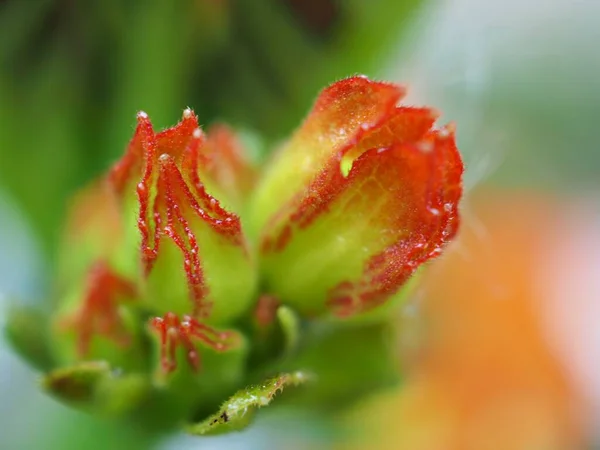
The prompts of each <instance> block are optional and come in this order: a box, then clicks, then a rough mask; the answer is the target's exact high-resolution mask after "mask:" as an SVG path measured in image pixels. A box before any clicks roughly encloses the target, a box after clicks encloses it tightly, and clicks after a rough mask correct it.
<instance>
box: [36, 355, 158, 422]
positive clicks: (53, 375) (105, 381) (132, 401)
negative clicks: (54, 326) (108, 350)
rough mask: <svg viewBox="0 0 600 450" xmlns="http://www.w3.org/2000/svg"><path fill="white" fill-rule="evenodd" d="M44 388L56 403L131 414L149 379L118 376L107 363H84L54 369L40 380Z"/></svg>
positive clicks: (146, 387)
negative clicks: (59, 401) (61, 402)
mask: <svg viewBox="0 0 600 450" xmlns="http://www.w3.org/2000/svg"><path fill="white" fill-rule="evenodd" d="M42 386H43V388H44V389H45V390H46V391H48V392H49V393H50V394H52V395H53V396H54V397H56V398H58V399H59V400H61V401H63V402H65V403H68V404H70V405H71V406H75V407H79V408H81V409H85V410H90V411H92V412H94V413H98V414H103V415H115V414H121V413H125V412H127V411H130V410H131V409H133V408H134V407H135V406H137V405H138V404H139V403H140V402H141V400H143V399H144V398H145V397H146V394H147V393H148V391H149V389H150V384H149V380H147V379H146V378H145V377H143V376H141V375H137V374H121V373H120V372H119V371H116V370H112V369H111V367H110V366H109V364H108V363H107V362H106V361H93V362H85V363H81V364H78V365H75V366H71V367H66V368H61V369H57V370H54V371H52V372H50V373H49V374H47V375H46V376H45V377H44V378H43V379H42Z"/></svg>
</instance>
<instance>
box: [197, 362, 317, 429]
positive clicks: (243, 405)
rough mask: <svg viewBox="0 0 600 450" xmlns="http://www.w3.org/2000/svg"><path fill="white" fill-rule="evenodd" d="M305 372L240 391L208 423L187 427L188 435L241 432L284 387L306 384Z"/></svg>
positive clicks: (287, 374) (284, 375)
mask: <svg viewBox="0 0 600 450" xmlns="http://www.w3.org/2000/svg"><path fill="white" fill-rule="evenodd" d="M308 378H309V376H308V375H307V374H306V373H304V372H300V371H298V372H293V373H284V374H281V375H278V376H276V377H274V378H271V379H269V380H268V381H266V382H264V383H262V384H260V385H256V386H250V387H248V388H246V389H243V390H241V391H238V392H237V393H236V394H234V395H233V397H231V398H230V399H229V400H227V401H226V402H225V403H224V404H223V406H222V407H221V409H220V410H219V411H217V412H216V413H214V414H213V415H212V416H210V417H208V418H207V419H206V420H204V421H202V422H200V423H197V424H193V425H190V426H188V428H187V431H188V432H189V433H191V434H195V435H209V434H222V433H227V432H230V431H239V430H241V429H243V428H245V427H246V426H247V425H248V424H249V423H250V422H251V421H252V418H253V415H254V412H255V411H256V409H258V408H260V407H263V406H267V405H268V404H269V403H271V400H273V397H275V394H277V392H278V391H280V390H282V389H283V388H284V387H285V386H289V385H292V386H297V385H299V384H302V383H304V382H305V381H307V380H308Z"/></svg>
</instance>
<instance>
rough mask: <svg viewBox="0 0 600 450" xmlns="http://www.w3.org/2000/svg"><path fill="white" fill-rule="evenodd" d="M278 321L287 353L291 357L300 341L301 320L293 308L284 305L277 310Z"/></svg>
mask: <svg viewBox="0 0 600 450" xmlns="http://www.w3.org/2000/svg"><path fill="white" fill-rule="evenodd" d="M277 320H278V322H279V326H280V327H281V330H282V331H283V337H284V349H285V353H286V354H287V355H289V354H290V353H292V352H293V351H294V350H295V349H296V348H297V347H298V343H299V341H300V318H299V317H298V314H296V312H295V311H294V310H293V309H292V308H290V307H289V306H285V305H283V306H280V307H279V308H277Z"/></svg>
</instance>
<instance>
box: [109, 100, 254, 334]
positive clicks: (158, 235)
mask: <svg viewBox="0 0 600 450" xmlns="http://www.w3.org/2000/svg"><path fill="white" fill-rule="evenodd" d="M205 141H206V138H205V136H204V134H203V133H202V131H201V130H200V128H198V120H197V118H196V116H195V115H194V113H193V112H192V111H191V110H189V109H187V110H185V111H184V115H183V119H182V121H181V122H180V123H179V124H177V125H176V126H174V127H172V128H169V129H167V130H164V131H162V132H160V133H154V131H153V129H152V124H151V123H150V120H149V119H148V116H147V115H146V114H145V113H143V112H142V113H139V114H138V126H137V129H136V132H135V135H134V138H133V140H132V142H131V144H130V145H129V149H128V152H127V154H126V155H125V156H124V157H123V159H122V160H121V161H120V162H119V163H118V164H117V165H116V166H115V168H114V169H113V172H112V174H111V179H112V182H113V185H114V186H115V188H116V190H117V191H120V192H121V193H122V199H123V200H122V203H123V205H124V206H125V207H128V205H131V203H133V202H132V201H131V198H132V197H133V196H134V192H136V193H137V203H138V208H137V211H138V217H137V224H138V228H139V231H140V234H141V244H140V250H141V263H142V270H141V271H142V277H143V279H144V283H143V287H142V295H141V299H142V302H143V303H144V305H145V307H147V308H148V309H150V310H151V311H153V312H155V313H157V314H158V315H163V314H165V313H167V312H173V313H175V314H178V315H180V314H191V315H192V316H194V317H204V318H205V319H206V320H208V321H211V322H214V323H224V322H228V321H231V320H232V319H234V318H236V317H238V316H239V315H240V314H241V313H243V312H244V311H245V310H246V308H247V307H248V306H249V302H250V301H251V299H252V295H253V294H254V288H255V275H254V268H253V262H252V260H251V258H250V255H249V252H248V249H247V244H246V241H245V238H244V236H243V234H242V228H241V223H240V219H239V217H238V216H237V215H235V214H234V213H232V212H230V211H228V210H225V209H224V208H223V207H222V206H221V203H220V202H219V200H217V198H216V197H214V196H213V195H212V194H211V193H209V191H208V190H207V188H206V187H205V185H204V183H203V181H202V174H203V166H201V162H202V160H203V156H202V155H203V153H202V152H203V150H202V149H203V146H204V145H205ZM213 147H214V145H213ZM213 153H216V150H214V151H213ZM204 157H206V155H205V156H204ZM213 159H214V158H213ZM206 173H210V171H206ZM209 178H211V180H212V179H215V181H214V183H213V184H214V185H215V186H219V179H218V177H210V176H209ZM133 186H135V190H133V189H132V187H133ZM224 190H225V189H224Z"/></svg>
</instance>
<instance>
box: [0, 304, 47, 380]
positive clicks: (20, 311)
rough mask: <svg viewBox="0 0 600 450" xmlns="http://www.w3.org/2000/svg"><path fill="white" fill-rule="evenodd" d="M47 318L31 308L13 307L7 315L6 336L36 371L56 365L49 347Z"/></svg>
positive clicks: (45, 369)
mask: <svg viewBox="0 0 600 450" xmlns="http://www.w3.org/2000/svg"><path fill="white" fill-rule="evenodd" d="M46 321H47V318H46V317H45V315H44V314H42V313H41V312H40V311H38V310H36V309H35V308H32V307H30V306H23V305H11V306H10V307H9V308H8V311H7V313H6V325H5V327H4V334H5V336H6V339H7V340H8V342H10V344H11V345H12V347H13V348H14V349H15V350H16V351H17V352H18V353H19V354H20V355H21V356H22V357H23V358H24V359H25V360H26V361H27V362H28V363H29V364H30V365H31V366H32V367H34V368H35V369H38V370H41V371H44V372H45V371H47V370H50V369H51V368H52V366H53V365H54V360H53V358H52V352H51V350H50V348H49V346H48V329H47V326H46Z"/></svg>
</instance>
